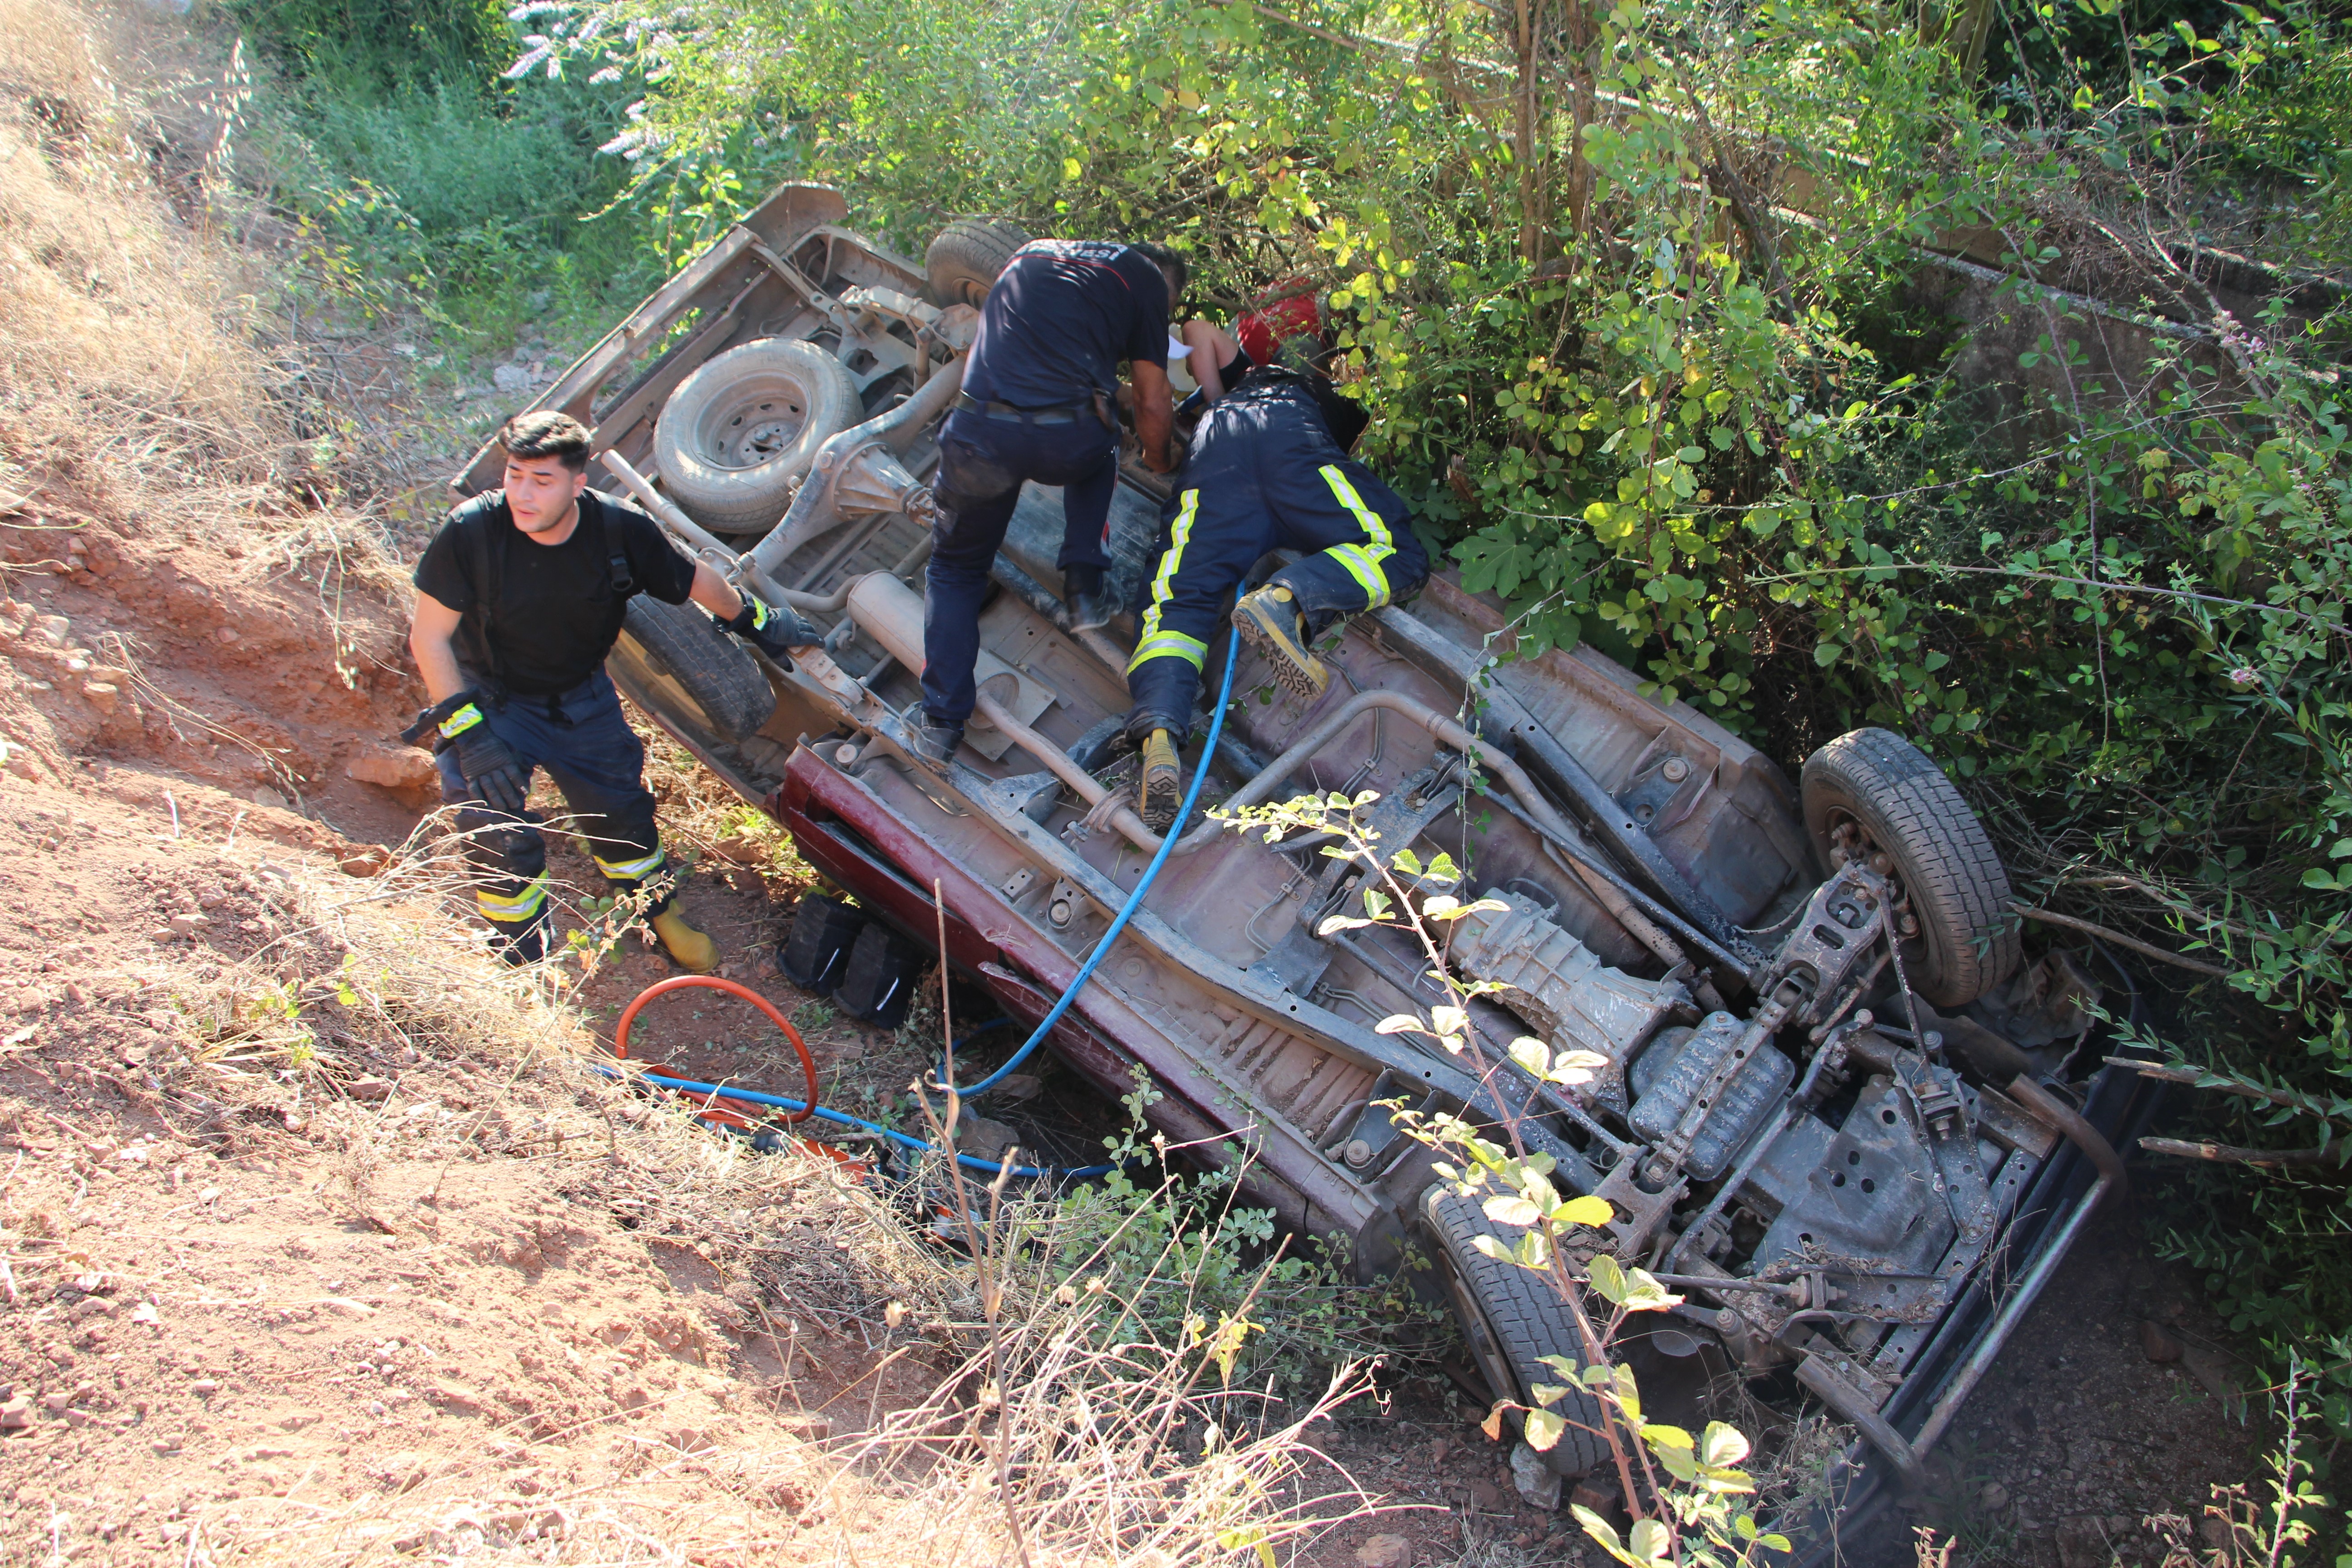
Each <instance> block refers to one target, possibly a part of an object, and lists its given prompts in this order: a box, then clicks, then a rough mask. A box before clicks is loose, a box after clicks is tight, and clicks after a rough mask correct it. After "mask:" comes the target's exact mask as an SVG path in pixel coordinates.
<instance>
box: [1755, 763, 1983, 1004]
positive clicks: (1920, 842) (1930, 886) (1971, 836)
mask: <svg viewBox="0 0 2352 1568" xmlns="http://www.w3.org/2000/svg"><path fill="white" fill-rule="evenodd" d="M1800 793H1801V795H1802V797H1803V805H1804V812H1805V828H1806V831H1808V832H1809V833H1811V835H1812V838H1813V847H1815V848H1816V849H1818V850H1819V851H1820V852H1821V854H1822V858H1823V859H1824V860H1825V861H1826V862H1827V863H1828V864H1829V866H1830V868H1832V870H1834V869H1836V868H1838V867H1840V866H1843V865H1844V864H1845V863H1846V862H1847V861H1848V860H1850V859H1852V858H1854V857H1856V856H1864V857H1868V858H1871V859H1872V860H1873V862H1874V864H1877V865H1878V866H1879V868H1880V869H1881V871H1882V872H1883V874H1885V875H1888V876H1891V877H1893V878H1894V879H1895V881H1896V882H1897V883H1899V884H1900V886H1901V896H1902V897H1903V898H1904V899H1905V900H1908V902H1909V905H1910V912H1911V914H1912V915H1913V917H1914V918H1916V920H1917V921H1918V924H1919V930H1918V933H1917V934H1916V936H1913V937H1910V938H1907V939H1906V941H1905V942H1904V943H1903V968H1904V972H1905V973H1906V975H1907V976H1908V977H1909V979H1910V982H1911V988H1912V989H1913V990H1914V991H1916V992H1917V993H1918V994H1919V995H1920V996H1921V998H1922V999H1924V1000H1925V1001H1927V1002H1928V1003H1929V1004H1931V1005H1934V1006H1937V1007H1964V1006H1966V1005H1968V1004H1969V1003H1970V1002H1973V1001H1975V1000H1976V999H1977V998H1978V997H1979V996H1981V995H1983V994H1985V992H1987V991H1989V990H1990V989H1991V988H1992V987H1993V986H1995V985H1998V984H2000V983H2001V982H2002V981H2004V980H2006V979H2008V978H2009V976H2010V974H2011V972H2012V971H2014V970H2015V969H2016V968H2017V963H2018V938H2017V922H2016V921H2014V920H2012V919H2011V918H2010V912H2009V903H2010V896H2011V895H2010V888H2009V873H2008V872H2007V871H2005V870H2003V869H2001V864H2000V856H1999V855H1998V854H1997V853H1995V852H1994V850H1993V847H1992V840H1991V839H1990V837H1987V836H1986V834H1985V830H1984V825H1983V824H1982V823H1980V822H1979V821H1978V820H1977V814H1976V813H1975V812H1973V811H1971V810H1970V809H1969V803H1968V802H1967V801H1966V800H1964V799H1962V798H1961V795H1960V792H1959V791H1958V790H1957V789H1955V788H1953V787H1952V781H1951V780H1949V779H1948V778H1946V777H1945V776H1944V771H1943V769H1941V768H1939V767H1937V765H1936V764H1935V762H1934V760H1933V759H1931V758H1930V757H1929V756H1928V755H1927V753H1926V752H1922V751H1921V750H1919V748H1918V747H1916V746H1915V745H1913V744H1912V743H1911V742H1908V741H1906V740H1905V739H1904V738H1903V737H1902V736H1900V735H1897V734H1895V732H1894V731H1889V730H1856V731H1853V733H1852V734H1849V735H1841V736H1839V737H1838V738H1837V739H1836V740H1834V741H1832V742H1830V743H1829V744H1828V745H1826V746H1823V747H1822V749H1821V750H1820V751H1818V752H1814V753H1813V754H1812V755H1811V756H1810V757H1808V758H1806V759H1805V772H1804V779H1803V783H1802V784H1801V787H1800ZM1881 857H1884V860H1883V862H1882V861H1881V860H1880V858H1881Z"/></svg>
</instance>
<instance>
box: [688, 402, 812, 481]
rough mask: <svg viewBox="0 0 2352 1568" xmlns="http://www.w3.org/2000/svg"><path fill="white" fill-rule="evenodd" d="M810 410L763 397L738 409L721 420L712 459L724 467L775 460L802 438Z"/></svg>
mask: <svg viewBox="0 0 2352 1568" xmlns="http://www.w3.org/2000/svg"><path fill="white" fill-rule="evenodd" d="M807 423H808V410H807V409H806V408H805V407H803V406H802V405H799V404H797V403H792V402H786V401H785V400H783V399H782V398H772V397H763V398H761V400H760V401H758V402H757V403H752V404H747V405H744V406H743V407H741V408H739V409H736V410H735V411H733V412H732V413H731V414H730V415H729V416H728V417H727V418H726V419H725V420H724V421H723V422H721V423H720V425H719V432H718V435H719V439H718V440H717V441H716V442H714V443H713V449H712V451H711V453H710V460H711V461H712V462H714V463H716V464H718V465H719V467H720V468H757V467H759V466H760V465H761V463H766V462H771V461H773V460H774V459H775V458H776V457H778V456H779V455H780V454H782V452H783V451H784V450H785V449H786V448H788V447H791V446H792V444H793V442H794V441H797V440H798V439H800V434H801V429H802V427H803V426H805V425H806V424H807Z"/></svg>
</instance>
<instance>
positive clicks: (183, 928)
mask: <svg viewBox="0 0 2352 1568" xmlns="http://www.w3.org/2000/svg"><path fill="white" fill-rule="evenodd" d="M211 923H212V922H211V921H207V920H206V919H205V917H204V916H202V915H189V914H179V915H173V917H172V934H173V936H180V937H190V936H194V935H195V934H196V932H197V931H201V930H202V929H203V928H204V927H205V926H207V925H210V924H211Z"/></svg>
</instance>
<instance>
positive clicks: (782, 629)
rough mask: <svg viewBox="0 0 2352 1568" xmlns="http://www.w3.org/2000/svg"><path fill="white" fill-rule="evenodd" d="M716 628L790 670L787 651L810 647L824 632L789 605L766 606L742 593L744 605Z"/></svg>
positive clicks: (821, 639)
mask: <svg viewBox="0 0 2352 1568" xmlns="http://www.w3.org/2000/svg"><path fill="white" fill-rule="evenodd" d="M719 629H720V630H722V631H725V632H728V633H730V634H731V635H733V636H735V637H740V638H741V639H742V640H743V641H745V642H747V643H750V644H751V646H752V647H756V648H758V649H759V650H760V651H761V653H764V654H766V655H767V656H768V657H769V658H772V659H773V660H775V661H776V663H777V665H778V666H780V667H781V668H785V669H790V668H792V667H793V661H792V658H791V655H790V653H789V651H788V650H790V649H792V648H796V647H812V646H814V645H815V644H817V643H820V642H823V641H824V634H823V633H822V632H819V631H818V630H817V629H816V628H815V627H814V626H811V625H809V624H808V623H807V622H806V621H804V620H803V619H801V617H800V616H799V615H798V614H797V613H795V612H794V611H793V609H792V608H791V607H790V606H786V605H765V604H761V602H760V601H759V600H758V599H755V598H753V597H752V596H751V595H749V594H746V595H743V607H742V608H741V609H740V610H738V611H736V612H735V615H734V616H733V618H732V619H730V620H724V621H721V622H719Z"/></svg>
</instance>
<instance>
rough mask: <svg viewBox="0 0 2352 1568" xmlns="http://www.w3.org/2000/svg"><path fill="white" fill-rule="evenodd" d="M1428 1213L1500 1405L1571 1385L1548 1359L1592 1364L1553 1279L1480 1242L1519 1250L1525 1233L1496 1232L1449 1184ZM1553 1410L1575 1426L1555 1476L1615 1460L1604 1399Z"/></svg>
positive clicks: (1431, 1196)
mask: <svg viewBox="0 0 2352 1568" xmlns="http://www.w3.org/2000/svg"><path fill="white" fill-rule="evenodd" d="M1421 1213H1422V1217H1423V1220H1425V1221H1426V1222H1427V1223H1428V1226H1429V1229H1430V1233H1431V1234H1432V1235H1433V1236H1434V1237H1436V1239H1437V1244H1438V1246H1439V1247H1440V1248H1441V1249H1442V1250H1443V1252H1444V1258H1445V1265H1446V1268H1445V1279H1446V1284H1447V1287H1448V1289H1450V1290H1451V1291H1452V1293H1453V1297H1454V1316H1455V1317H1456V1318H1458V1319H1459V1320H1460V1321H1461V1324H1462V1337H1463V1338H1464V1339H1465V1340H1468V1341H1469V1342H1470V1352H1471V1354H1472V1355H1474V1356H1475V1357H1476V1358H1477V1362H1478V1370H1479V1371H1480V1372H1482V1373H1485V1374H1486V1386H1487V1387H1488V1389H1489V1390H1491V1391H1492V1392H1493V1394H1494V1396H1495V1397H1496V1398H1497V1399H1510V1400H1516V1401H1517V1402H1518V1403H1519V1404H1521V1405H1535V1404H1536V1395H1535V1385H1536V1384H1539V1383H1548V1384H1553V1385H1554V1386H1559V1384H1562V1383H1564V1382H1565V1381H1566V1380H1565V1379H1563V1378H1562V1377H1561V1376H1560V1374H1559V1369H1558V1368H1556V1367H1549V1366H1546V1365H1545V1364H1544V1363H1543V1358H1544V1357H1545V1356H1548V1355H1556V1356H1563V1357H1566V1358H1567V1360H1568V1363H1569V1364H1570V1365H1571V1366H1579V1367H1580V1366H1582V1365H1584V1364H1585V1360H1584V1342H1583V1340H1582V1339H1581V1337H1580V1336H1579V1335H1578V1333H1577V1331H1576V1321H1575V1320H1574V1319H1573V1318H1572V1317H1571V1316H1570V1313H1571V1312H1572V1311H1573V1309H1572V1308H1570V1306H1569V1304H1568V1302H1567V1301H1565V1300H1562V1299H1561V1298H1560V1295H1559V1291H1558V1290H1557V1289H1554V1287H1553V1285H1552V1282H1551V1280H1550V1279H1548V1278H1546V1277H1545V1276H1543V1275H1540V1274H1537V1273H1534V1272H1532V1271H1531V1270H1528V1269H1525V1268H1520V1267H1519V1266H1518V1265H1517V1264H1516V1263H1505V1262H1502V1261H1501V1260H1499V1259H1497V1258H1489V1257H1487V1256H1486V1254H1485V1253H1483V1252H1481V1251H1479V1250H1478V1248H1477V1247H1476V1245H1475V1241H1474V1239H1473V1238H1474V1237H1481V1236H1491V1237H1494V1238H1495V1239H1496V1240H1497V1241H1500V1242H1502V1243H1503V1244H1504V1245H1506V1246H1507V1247H1516V1246H1517V1245H1518V1238H1519V1237H1520V1235H1521V1234H1523V1233H1521V1232H1519V1231H1517V1230H1515V1229H1511V1228H1508V1227H1506V1226H1499V1225H1496V1223H1495V1222H1494V1221H1493V1220H1490V1219H1488V1218H1487V1217H1486V1213H1485V1211H1484V1209H1483V1208H1482V1207H1481V1206H1480V1205H1479V1204H1478V1203H1477V1202H1476V1201H1475V1200H1474V1199H1470V1198H1465V1197H1463V1196H1462V1195H1461V1194H1458V1193H1456V1192H1455V1191H1454V1188H1453V1187H1452V1186H1450V1185H1449V1184H1446V1183H1444V1182H1438V1183H1436V1184H1433V1185H1432V1186H1431V1187H1430V1188H1429V1190H1428V1191H1426V1192H1424V1193H1423V1194H1421ZM1549 1408H1550V1409H1551V1410H1552V1411H1553V1412H1554V1413H1555V1414H1557V1415H1559V1416H1561V1417H1562V1418H1563V1419H1565V1420H1566V1421H1567V1422H1568V1424H1569V1425H1568V1428H1567V1430H1565V1431H1563V1432H1562V1433H1561V1434H1560V1435H1559V1442H1557V1443H1555V1444H1553V1445H1552V1447H1551V1451H1550V1452H1549V1453H1547V1454H1546V1455H1544V1459H1545V1462H1547V1463H1548V1464H1549V1465H1550V1466H1551V1468H1552V1469H1553V1470H1555V1471H1556V1472H1558V1473H1559V1474H1560V1475H1563V1476H1568V1477H1571V1478H1572V1477H1576V1476H1580V1475H1583V1474H1585V1473H1586V1472H1588V1471H1590V1470H1591V1469H1592V1468H1594V1467H1595V1466H1597V1465H1599V1464H1600V1463H1601V1461H1602V1460H1604V1459H1606V1458H1608V1457H1609V1442H1608V1439H1607V1438H1605V1437H1603V1436H1601V1426H1602V1423H1603V1419H1604V1417H1603V1415H1602V1411H1601V1401H1600V1400H1598V1399H1596V1398H1594V1397H1593V1396H1592V1395H1591V1394H1588V1393H1586V1392H1585V1391H1584V1390H1583V1389H1581V1388H1578V1389H1574V1390H1573V1391H1571V1392H1570V1394H1568V1395H1567V1397H1565V1398H1563V1399H1561V1400H1560V1401H1559V1402H1558V1403H1557V1404H1555V1405H1551V1406H1550V1407H1549ZM1507 1420H1508V1421H1509V1423H1510V1425H1511V1428H1512V1430H1514V1431H1518V1430H1520V1429H1522V1428H1523V1427H1524V1426H1526V1424H1527V1418H1526V1417H1525V1416H1524V1415H1521V1414H1519V1413H1517V1412H1516V1411H1515V1412H1513V1413H1512V1414H1511V1415H1509V1416H1508V1417H1507Z"/></svg>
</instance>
